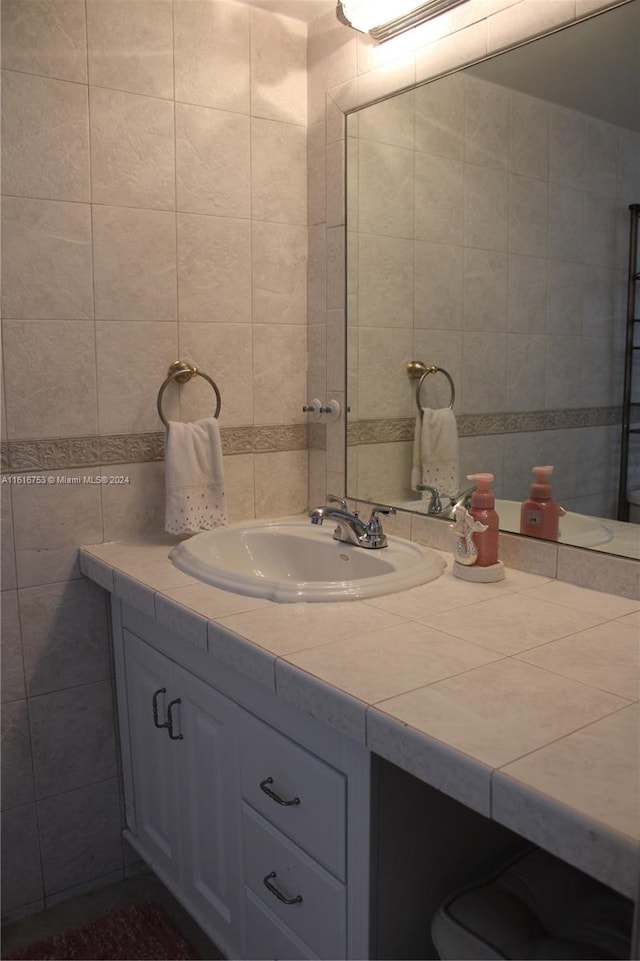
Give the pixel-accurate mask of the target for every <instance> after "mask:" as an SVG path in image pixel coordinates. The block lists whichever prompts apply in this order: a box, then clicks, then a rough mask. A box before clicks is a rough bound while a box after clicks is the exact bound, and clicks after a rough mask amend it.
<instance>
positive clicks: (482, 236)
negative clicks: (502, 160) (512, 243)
mask: <svg viewBox="0 0 640 961" xmlns="http://www.w3.org/2000/svg"><path fill="white" fill-rule="evenodd" d="M508 201H509V178H508V176H507V174H506V173H504V172H503V171H501V170H493V169H491V168H489V167H476V166H473V165H471V164H465V168H464V242H465V244H467V245H468V246H470V247H483V248H485V249H489V250H506V249H507V231H508V218H509V211H508ZM519 252H520V253H526V252H527V251H519Z"/></svg>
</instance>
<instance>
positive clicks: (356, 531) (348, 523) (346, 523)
mask: <svg viewBox="0 0 640 961" xmlns="http://www.w3.org/2000/svg"><path fill="white" fill-rule="evenodd" d="M391 513H395V510H394V508H388V509H383V508H375V509H374V510H373V511H372V512H371V520H370V521H369V523H368V524H365V522H364V521H363V520H361V519H360V518H359V517H358V515H357V514H356V513H355V512H354V513H353V514H352V513H350V512H349V511H348V510H346V509H345V508H343V507H342V506H341V507H329V506H328V505H327V506H323V507H314V509H313V510H312V511H311V512H310V514H309V518H310V520H311V523H312V524H320V525H321V524H323V523H324V521H325V519H326V520H332V521H335V522H336V529H335V530H334V532H333V536H334V539H335V540H337V541H341V542H342V543H343V544H354V545H355V546H356V547H369V548H381V547H386V546H387V537H386V535H385V534H384V533H383V530H382V525H381V523H380V520H379V518H378V514H391Z"/></svg>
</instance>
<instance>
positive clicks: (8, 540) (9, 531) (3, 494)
mask: <svg viewBox="0 0 640 961" xmlns="http://www.w3.org/2000/svg"><path fill="white" fill-rule="evenodd" d="M0 515H1V518H2V529H1V534H0V550H1V551H2V572H1V574H0V587H1V588H2V590H3V591H8V590H11V589H13V588H14V587H15V586H16V559H15V553H14V547H13V517H12V510H11V491H10V490H9V485H8V484H7V485H4V484H3V485H2V486H1V487H0Z"/></svg>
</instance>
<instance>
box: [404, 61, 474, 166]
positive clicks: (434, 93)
mask: <svg viewBox="0 0 640 961" xmlns="http://www.w3.org/2000/svg"><path fill="white" fill-rule="evenodd" d="M464 91H465V85H464V77H462V76H461V75H460V74H452V75H451V76H450V77H443V78H442V80H439V81H438V84H437V86H432V85H431V84H424V85H423V86H421V87H418V88H417V89H416V90H415V94H414V97H415V147H416V150H421V151H423V152H425V153H432V154H439V155H440V156H443V157H451V158H453V159H455V160H462V159H463V157H464Z"/></svg>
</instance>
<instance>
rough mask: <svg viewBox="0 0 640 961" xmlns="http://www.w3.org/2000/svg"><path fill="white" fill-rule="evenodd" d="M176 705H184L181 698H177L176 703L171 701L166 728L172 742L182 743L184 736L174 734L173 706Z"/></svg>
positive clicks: (168, 707)
mask: <svg viewBox="0 0 640 961" xmlns="http://www.w3.org/2000/svg"><path fill="white" fill-rule="evenodd" d="M174 704H182V701H181V700H180V698H179V697H177V698H176V699H175V700H174V701H170V702H169V704H168V706H167V723H166V727H168V728H169V737H170V738H171V740H172V741H182V740H183V737H182V734H174V733H173V705H174Z"/></svg>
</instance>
